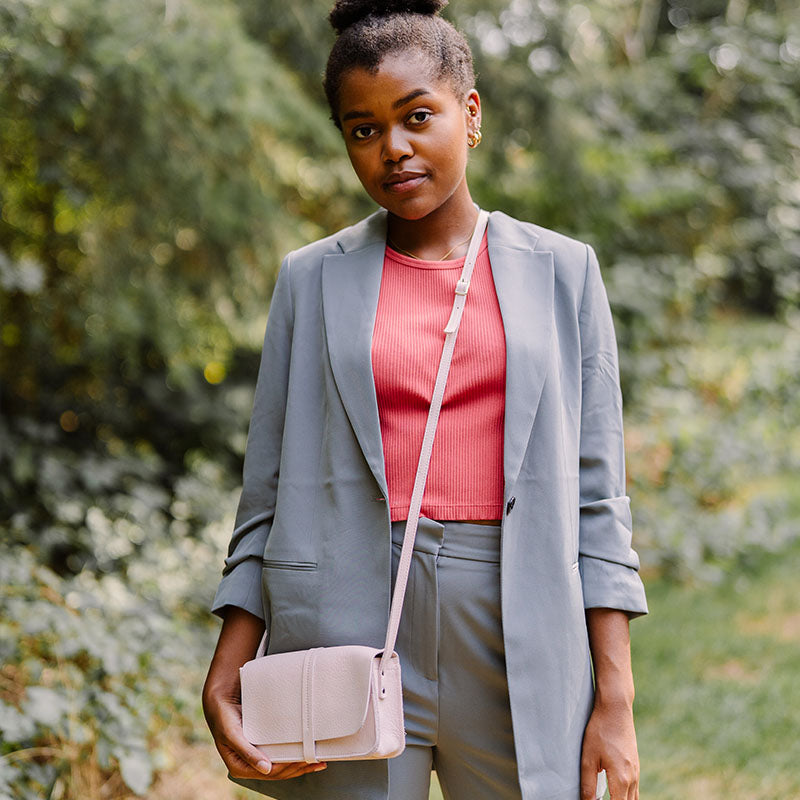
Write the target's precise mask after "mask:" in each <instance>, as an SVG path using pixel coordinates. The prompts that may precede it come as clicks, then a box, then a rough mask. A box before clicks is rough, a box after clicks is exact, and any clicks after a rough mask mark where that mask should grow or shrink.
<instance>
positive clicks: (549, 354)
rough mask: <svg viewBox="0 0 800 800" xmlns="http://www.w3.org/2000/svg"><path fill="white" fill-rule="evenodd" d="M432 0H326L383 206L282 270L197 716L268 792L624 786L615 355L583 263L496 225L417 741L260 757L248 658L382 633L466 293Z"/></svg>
mask: <svg viewBox="0 0 800 800" xmlns="http://www.w3.org/2000/svg"><path fill="white" fill-rule="evenodd" d="M443 5H444V2H436V1H435V0H427V1H426V0H406V2H399V1H398V2H384V3H379V2H365V1H364V0H340V1H339V2H338V3H337V4H336V6H335V8H334V10H333V12H332V13H331V22H332V24H333V26H334V27H335V28H336V30H337V32H338V33H339V38H338V39H337V41H336V44H335V45H334V47H333V50H332V52H331V54H330V58H329V61H328V66H327V70H326V76H325V89H326V92H327V96H328V99H329V102H330V106H331V112H332V118H333V121H334V123H335V124H336V125H337V127H338V128H339V129H340V130H341V132H342V136H343V138H344V142H345V146H346V148H347V152H348V155H349V156H350V160H351V162H352V164H353V168H354V169H355V171H356V174H357V175H358V177H359V179H360V181H361V183H362V184H363V186H364V189H365V190H366V191H367V193H368V194H369V195H370V197H372V198H373V200H375V202H376V203H377V204H378V205H379V206H380V207H381V208H380V209H379V210H378V211H376V212H375V213H374V214H372V215H371V216H370V217H368V218H367V219H365V220H362V221H361V222H359V223H357V224H356V225H354V226H352V227H350V228H346V229H345V230H343V231H340V232H338V233H335V234H333V235H332V236H329V237H327V238H325V239H322V240H321V241H318V242H314V243H312V244H310V245H307V246H306V247H303V248H301V249H299V250H297V251H295V252H293V253H290V254H289V255H288V256H287V257H286V259H285V260H284V262H283V264H282V266H281V269H280V272H279V275H278V279H277V283H276V287H275V291H274V294H273V298H272V303H271V306H270V313H269V321H268V324H267V332H266V337H265V341H264V350H263V356H262V363H261V369H260V372H259V378H258V384H257V388H256V397H255V405H254V411H253V417H252V421H251V426H250V432H249V437H248V445H247V453H246V458H245V470H244V488H243V492H242V497H241V501H240V504H239V508H238V512H237V519H236V527H235V530H234V534H233V538H232V541H231V545H230V549H229V553H228V558H227V559H226V566H225V569H224V571H223V578H222V581H221V583H220V586H219V589H218V592H217V597H216V599H215V602H214V611H215V612H216V613H218V614H219V615H220V616H222V617H223V619H224V623H223V626H222V632H221V634H220V638H219V643H218V646H217V649H216V652H215V654H214V658H213V661H212V664H211V667H210V670H209V674H208V678H207V681H206V685H205V689H204V697H203V700H204V708H205V712H206V718H207V720H208V723H209V726H210V728H211V731H212V733H213V735H214V740H215V742H216V744H217V747H218V749H219V751H220V753H221V755H222V757H223V760H224V761H225V763H226V765H227V767H228V769H229V772H230V775H231V777H232V778H233V779H234V780H235V781H237V782H238V783H241V784H243V785H245V786H248V787H250V788H253V789H255V790H256V791H259V792H262V793H264V794H267V795H271V796H274V797H278V798H297V800H300V798H303V799H304V800H309V799H311V800H317V799H318V800H336V798H341V799H344V798H348V800H349V799H350V798H359V799H362V798H368V799H369V800H372V799H373V798H374V800H379V799H380V800H386V799H387V798H390V799H391V800H424V799H425V798H427V796H428V791H429V782H430V773H431V768H432V767H433V768H435V769H436V771H437V774H438V777H439V780H440V782H441V784H442V788H443V791H444V795H445V797H447V798H454V799H455V800H490V799H491V800H504V799H505V798H524V799H525V800H577V799H578V798H590V797H594V796H595V789H596V786H597V775H598V772H599V771H600V770H602V769H605V770H606V773H607V775H608V779H609V783H610V791H611V797H612V798H614V800H634V798H638V796H639V792H638V756H637V749H636V737H635V733H634V726H633V716H632V702H633V679H632V676H631V666H630V648H629V639H628V621H629V619H630V618H631V617H634V616H637V615H640V614H644V613H646V612H647V606H646V601H645V596H644V590H643V587H642V584H641V581H640V579H639V576H638V572H637V570H638V558H637V556H636V553H635V552H634V551H633V550H632V549H631V533H630V530H631V527H630V512H629V502H628V498H627V497H626V496H625V471H624V453H623V437H622V408H621V397H620V390H619V380H618V368H617V350H616V342H615V338H614V331H613V327H612V320H611V315H610V312H609V308H608V301H607V299H606V294H605V290H604V288H603V284H602V280H601V277H600V271H599V267H598V264H597V260H596V258H595V255H594V252H593V251H592V249H591V248H590V247H588V246H587V245H584V244H581V243H580V242H577V241H575V240H573V239H569V238H567V237H565V236H563V235H560V234H557V233H554V232H553V231H549V230H546V229H544V228H541V227H538V226H536V225H534V224H531V223H526V222H520V221H517V220H515V219H512V218H511V217H508V216H506V215H505V214H502V213H501V212H499V211H495V212H492V213H491V215H490V217H489V224H488V228H487V232H486V234H485V236H484V240H483V243H482V247H481V249H480V252H479V256H478V259H477V262H476V265H475V269H474V273H473V277H472V282H471V285H470V290H469V295H468V298H467V303H466V307H465V309H464V316H463V320H462V323H461V328H460V330H459V334H458V339H457V342H456V349H455V353H454V356H453V362H452V367H451V371H450V377H449V378H448V383H447V389H446V392H445V396H444V402H443V406H442V411H441V416H440V419H439V427H438V429H437V433H436V439H435V442H434V448H433V456H432V460H431V466H430V472H429V476H428V481H427V484H426V489H425V495H424V499H423V505H422V511H421V513H422V516H421V518H420V522H419V532H418V535H417V540H416V544H415V552H414V558H413V561H412V569H411V576H410V579H409V587H408V591H407V594H406V600H405V605H404V612H403V617H402V621H401V627H400V635H399V638H398V645H397V650H398V653H399V655H400V661H401V665H402V674H403V693H404V711H405V727H406V749H405V751H404V752H403V753H402V755H400V756H398V757H396V758H393V759H389V760H381V761H347V762H330V763H328V764H305V763H298V764H274V765H273V764H270V763H268V762H267V761H266V759H265V758H264V756H263V755H262V754H261V753H260V752H259V751H258V750H257V749H256V748H255V747H253V746H252V745H251V744H249V743H248V742H247V741H246V740H245V739H244V737H243V735H242V728H241V712H240V705H239V681H238V668H239V667H240V666H241V665H242V664H243V663H244V662H245V661H248V660H249V659H251V658H253V656H254V653H255V650H256V647H257V645H258V642H259V639H260V637H261V635H262V633H263V631H264V628H265V625H266V627H267V629H268V631H269V648H268V652H284V651H290V650H300V649H305V648H308V647H314V646H327V645H337V644H367V645H371V646H375V647H380V646H381V645H382V644H383V639H384V634H385V629H386V624H387V618H388V610H389V599H390V591H391V585H392V582H393V576H394V573H395V571H396V569H397V560H398V553H399V549H400V543H401V542H402V538H403V532H404V528H405V519H406V517H407V515H408V507H409V498H410V495H411V488H412V484H413V479H414V474H415V471H416V465H417V459H418V457H419V447H420V443H421V440H422V432H423V430H424V427H425V420H426V417H427V412H428V406H429V403H430V396H431V391H432V388H433V383H434V379H435V373H436V369H437V367H438V363H439V357H440V355H441V350H442V344H443V341H444V333H443V328H444V326H445V323H446V322H447V320H448V318H449V314H450V309H451V306H452V302H453V291H454V288H455V283H456V281H457V279H458V277H459V275H460V271H461V267H462V264H463V260H464V256H465V252H466V247H467V242H468V241H469V239H470V235H471V233H472V231H473V228H474V226H475V223H476V218H477V215H478V209H477V206H476V205H475V204H474V202H473V200H472V198H471V196H470V192H469V188H468V185H467V178H466V166H467V156H468V152H469V149H470V148H472V147H476V146H477V145H478V144H479V142H480V140H481V134H480V124H481V103H480V97H479V95H478V92H477V91H476V90H475V89H474V88H473V86H474V74H473V70H472V58H471V54H470V51H469V48H468V46H467V44H466V42H465V40H464V39H463V37H462V36H461V35H460V34H459V33H458V32H457V31H456V30H455V29H454V28H453V27H452V26H451V25H450V24H449V23H448V22H446V21H445V20H443V19H442V18H441V17H439V16H438V15H437V12H438V10H439V8H440V7H441V6H443Z"/></svg>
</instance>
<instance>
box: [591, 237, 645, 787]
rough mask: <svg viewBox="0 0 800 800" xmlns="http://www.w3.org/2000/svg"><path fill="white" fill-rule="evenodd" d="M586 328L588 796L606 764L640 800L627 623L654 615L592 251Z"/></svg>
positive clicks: (606, 312)
mask: <svg viewBox="0 0 800 800" xmlns="http://www.w3.org/2000/svg"><path fill="white" fill-rule="evenodd" d="M579 324H580V336H581V375H582V381H581V384H582V385H581V435H580V436H581V438H580V525H579V564H580V571H581V581H582V588H583V600H584V606H585V608H586V624H587V628H588V632H589V646H590V649H591V654H592V664H593V667H594V678H595V703H594V710H593V711H592V714H591V717H590V718H589V722H588V724H587V726H586V731H585V733H584V739H583V754H582V758H581V798H582V800H588V799H589V798H594V797H595V791H596V786H597V773H598V772H599V771H600V770H602V769H605V770H606V775H607V777H608V781H609V788H610V790H611V797H612V798H613V800H638V797H639V757H638V753H637V748H636V733H635V731H634V727H633V675H632V672H631V658H630V637H629V632H628V622H629V620H630V619H632V618H633V617H637V616H640V615H642V614H646V613H647V601H646V599H645V594H644V587H643V586H642V582H641V579H640V578H639V574H638V568H639V557H638V555H637V554H636V552H635V551H634V550H633V549H632V547H631V528H632V525H631V515H630V501H629V498H628V496H627V494H626V480H625V451H624V437H623V425H622V392H621V390H620V383H619V366H618V355H617V343H616V336H615V333H614V323H613V320H612V317H611V309H610V307H609V303H608V297H607V295H606V291H605V286H604V285H603V280H602V277H601V275H600V267H599V265H598V263H597V257H596V256H595V254H594V251H593V250H592V249H591V248H590V247H589V248H587V260H586V281H585V284H584V289H583V296H582V299H581V307H580V312H579Z"/></svg>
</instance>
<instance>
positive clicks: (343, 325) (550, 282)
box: [322, 209, 554, 503]
mask: <svg viewBox="0 0 800 800" xmlns="http://www.w3.org/2000/svg"><path fill="white" fill-rule="evenodd" d="M387 216H388V215H387V212H386V211H385V210H384V209H379V210H377V211H375V212H374V213H373V214H370V216H368V217H366V218H365V219H363V220H361V221H360V222H358V223H356V224H355V225H352V226H351V227H349V228H345V229H344V230H343V231H341V232H340V233H339V234H338V236H337V237H336V238H337V244H338V246H339V249H340V252H338V253H331V254H329V255H326V256H325V257H324V260H323V269H322V306H323V319H324V324H325V332H326V337H327V343H328V353H329V357H330V363H331V369H332V371H333V376H334V379H335V381H336V386H337V388H338V391H339V394H340V396H341V398H342V403H343V405H344V407H345V410H346V412H347V415H348V417H349V418H350V422H351V424H352V426H353V430H354V431H355V434H356V438H357V439H358V442H359V445H360V447H361V450H362V452H363V454H364V457H365V459H366V461H367V464H368V465H369V468H370V470H371V471H372V473H373V475H374V477H375V480H376V481H377V482H378V485H379V486H380V488H381V491H382V492H383V493H384V496H386V497H388V488H387V484H386V472H385V466H384V454H383V444H382V439H381V430H380V418H379V416H378V402H377V396H376V393H375V380H374V375H373V372H372V332H373V329H374V326H375V314H376V311H377V306H378V295H379V293H380V284H381V275H382V272H383V259H384V252H385V246H386V220H387ZM487 236H488V243H489V259H490V262H491V267H492V276H493V278H494V284H495V291H496V292H497V299H498V302H499V305H500V312H501V316H502V319H503V327H504V330H505V337H506V401H505V421H504V431H503V448H504V451H503V452H504V460H503V467H504V474H505V497H504V503H505V502H506V501H507V500H508V498H509V496H510V495H511V493H512V489H513V485H514V483H515V481H516V479H517V477H518V475H519V471H520V468H521V466H522V462H523V459H524V457H525V453H526V451H527V448H528V440H529V438H530V434H531V429H532V427H533V421H534V417H535V416H536V411H537V408H538V405H539V399H540V397H541V393H542V388H543V386H544V382H545V374H546V367H547V352H548V349H549V344H550V339H551V336H552V331H553V326H554V322H553V291H554V268H553V254H552V253H551V252H549V251H537V250H536V245H537V242H538V239H539V235H538V233H536V231H535V229H534V228H533V227H532V226H530V225H525V224H523V223H520V222H519V221H517V220H515V219H513V218H512V217H509V216H508V215H506V214H503V213H502V212H500V211H493V212H491V214H490V215H489V227H488V234H487ZM467 303H468V305H467V307H466V308H465V312H464V313H467V312H468V309H469V298H468V299H467ZM443 341H444V335H443ZM432 388H433V387H431V389H432Z"/></svg>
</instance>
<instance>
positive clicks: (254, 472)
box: [211, 256, 294, 624]
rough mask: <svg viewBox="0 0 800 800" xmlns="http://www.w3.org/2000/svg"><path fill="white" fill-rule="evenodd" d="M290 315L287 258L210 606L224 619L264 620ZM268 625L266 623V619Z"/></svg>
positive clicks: (272, 307)
mask: <svg viewBox="0 0 800 800" xmlns="http://www.w3.org/2000/svg"><path fill="white" fill-rule="evenodd" d="M293 323H294V314H293V306H292V290H291V282H290V277H289V256H287V257H286V258H285V259H284V260H283V263H282V264H281V268H280V270H279V272H278V277H277V280H276V282H275V289H274V290H273V293H272V300H271V302H270V307H269V316H268V318H267V329H266V333H265V335H264V347H263V349H262V351H261V364H260V366H259V371H258V380H257V382H256V392H255V398H254V402H253V413H252V416H251V418H250V428H249V431H248V434H247V447H246V449H245V456H244V472H243V485H242V494H241V496H240V499H239V505H238V507H237V511H236V520H235V522H234V530H233V535H232V537H231V541H230V545H229V546H228V556H227V558H226V559H225V566H224V569H223V571H222V580H221V581H220V583H219V586H218V588H217V593H216V596H215V597H214V601H213V603H212V606H211V610H212V612H213V613H215V614H218V615H219V616H223V609H224V608H225V606H229V605H232V606H238V607H239V608H244V609H245V610H247V611H249V612H250V613H251V614H255V616H257V617H260V618H261V619H264V617H265V613H264V607H263V602H262V599H261V560H262V558H263V555H264V547H265V545H266V543H267V537H268V536H269V532H270V529H271V527H272V519H273V515H274V512H275V502H276V498H277V492H278V472H279V469H280V460H281V444H282V441H283V427H284V420H285V417H286V398H287V394H288V383H289V364H290V359H291V350H292V328H293ZM265 622H266V623H267V624H268V622H269V621H268V620H265Z"/></svg>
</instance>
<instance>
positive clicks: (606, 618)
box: [581, 608, 639, 800]
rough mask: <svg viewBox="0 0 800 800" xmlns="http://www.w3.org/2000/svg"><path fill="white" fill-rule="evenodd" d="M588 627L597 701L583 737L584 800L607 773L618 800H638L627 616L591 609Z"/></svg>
mask: <svg viewBox="0 0 800 800" xmlns="http://www.w3.org/2000/svg"><path fill="white" fill-rule="evenodd" d="M586 624H587V627H588V629H589V647H590V648H591V651H592V665H593V667H594V680H595V695H594V710H593V711H592V715H591V717H590V718H589V723H588V724H587V726H586V731H585V733H584V736H583V755H582V758H581V800H594V797H595V789H596V787H597V773H598V772H600V770H603V769H604V770H605V771H606V776H607V778H608V786H609V790H610V792H611V797H612V798H613V800H638V798H639V754H638V751H637V747H636V732H635V730H634V727H633V695H634V689H633V673H632V671H631V647H630V637H629V634H628V615H627V614H626V613H625V612H624V611H618V610H616V609H613V608H590V609H587V611H586Z"/></svg>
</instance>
